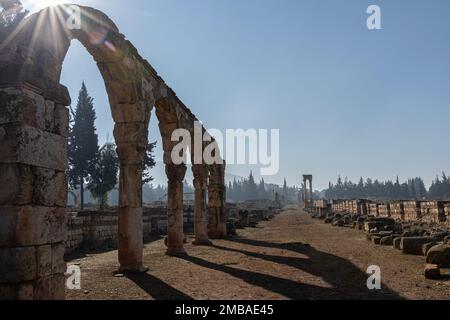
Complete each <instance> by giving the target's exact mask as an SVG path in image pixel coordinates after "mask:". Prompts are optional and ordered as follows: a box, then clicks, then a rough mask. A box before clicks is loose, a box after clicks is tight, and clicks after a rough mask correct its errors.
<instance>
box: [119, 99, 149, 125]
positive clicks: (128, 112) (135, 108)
mask: <svg viewBox="0 0 450 320" xmlns="http://www.w3.org/2000/svg"><path fill="white" fill-rule="evenodd" d="M147 106H148V104H147V103H146V102H144V101H140V102H137V103H135V104H111V112H112V116H113V119H114V122H115V123H130V122H131V123H133V122H144V119H146V117H147V112H150V111H151V109H150V108H148V107H147ZM147 109H148V110H147ZM144 123H145V122H144Z"/></svg>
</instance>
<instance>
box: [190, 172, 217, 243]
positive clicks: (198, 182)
mask: <svg viewBox="0 0 450 320" xmlns="http://www.w3.org/2000/svg"><path fill="white" fill-rule="evenodd" d="M192 172H193V174H194V188H195V208H194V231H195V241H194V242H193V244H194V245H211V244H212V243H211V241H209V239H208V230H207V228H206V223H207V222H206V220H207V219H206V212H207V207H206V206H207V203H206V202H207V201H206V193H207V187H208V168H207V167H206V166H205V165H193V166H192Z"/></svg>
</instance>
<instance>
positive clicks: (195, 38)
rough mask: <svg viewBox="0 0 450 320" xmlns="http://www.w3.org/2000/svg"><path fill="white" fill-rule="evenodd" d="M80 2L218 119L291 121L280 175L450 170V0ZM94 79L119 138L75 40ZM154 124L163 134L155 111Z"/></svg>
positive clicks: (261, 123)
mask: <svg viewBox="0 0 450 320" xmlns="http://www.w3.org/2000/svg"><path fill="white" fill-rule="evenodd" d="M31 2H35V3H36V1H31ZM44 2H46V1H44ZM47 2H48V1H47ZM74 2H77V3H79V4H83V5H91V6H94V7H96V8H98V9H100V10H103V11H104V12H105V13H107V14H108V15H109V16H110V17H111V18H112V19H113V20H114V21H115V22H116V24H117V25H118V27H119V28H120V30H121V32H122V33H124V34H125V35H126V36H127V38H128V39H129V40H131V41H132V43H133V44H134V45H135V46H136V47H137V48H138V49H139V51H140V53H141V55H142V56H144V57H145V58H146V59H148V60H149V61H150V63H151V64H152V65H153V66H154V68H155V69H156V70H157V71H158V72H159V73H160V75H161V76H162V77H163V78H164V79H165V80H166V82H167V83H168V84H169V85H170V86H171V87H172V88H173V89H174V90H175V91H176V92H177V94H178V96H179V97H180V98H181V99H182V100H183V101H184V102H185V104H186V105H187V106H188V107H190V108H191V109H192V110H193V111H194V113H195V114H196V115H197V116H198V117H199V119H201V120H202V121H203V123H204V124H205V126H206V127H208V128H211V127H212V128H219V129H225V128H231V129H234V128H244V129H247V128H265V129H272V128H275V129H280V139H281V164H280V172H279V174H278V175H277V176H274V177H267V178H266V180H267V181H269V182H275V183H281V182H282V180H283V177H286V178H287V181H288V183H289V184H291V185H297V184H299V183H300V179H301V178H300V175H301V174H302V173H312V174H314V176H315V187H317V188H324V187H326V186H327V184H328V181H329V180H330V179H331V180H333V181H334V180H336V178H337V176H338V174H341V175H342V176H343V177H346V176H347V177H349V178H351V179H353V180H358V178H359V176H364V177H367V176H370V177H372V178H379V179H395V176H396V175H399V176H400V179H406V178H408V177H412V176H423V177H424V178H425V182H426V183H429V182H430V181H431V179H433V178H434V176H435V175H436V174H437V173H440V172H441V171H442V170H446V171H449V172H450V161H449V159H450V148H449V147H448V141H449V140H450V41H449V39H450V19H448V13H449V12H450V1H448V0H433V1H429V0H417V1H416V0H410V1H406V0H396V1H377V0H372V1H365V0H341V1H337V0H308V1H306V0H240V1H238V0H192V1H185V0H128V1H120V0H104V1H100V0H92V1H74ZM24 3H25V5H28V6H30V1H24ZM39 4H40V5H42V1H41V2H39ZM125 4H126V6H125ZM369 4H377V5H379V6H380V7H381V10H382V28H383V29H382V30H381V31H369V30H368V29H367V28H366V19H367V17H368V15H367V14H366V9H367V7H368V5H369ZM82 80H84V81H86V84H87V87H88V90H89V91H90V93H91V95H92V96H93V97H94V98H95V105H96V110H97V115H98V120H97V128H98V133H99V136H100V139H101V140H102V141H105V139H106V137H107V135H108V134H109V136H110V139H112V119H111V115H110V111H109V109H108V108H109V106H108V102H107V97H106V91H105V88H104V84H103V82H102V80H101V77H100V74H99V72H98V70H97V69H96V67H95V64H94V63H93V61H92V59H91V58H90V57H89V55H88V54H87V53H86V52H85V50H84V49H83V48H82V47H81V46H80V45H79V44H78V43H74V45H73V46H72V47H71V49H70V52H69V55H68V57H67V59H66V62H65V67H64V71H63V76H62V83H63V84H65V85H67V86H68V87H69V90H70V92H71V95H72V99H73V104H74V105H75V103H76V98H77V94H78V90H79V88H80V85H81V81H82ZM151 127H152V128H151V131H150V139H151V140H159V132H158V130H157V122H156V118H155V117H154V118H153V119H152V122H151ZM159 147H161V146H159ZM157 157H158V160H160V159H161V152H160V151H158V154H157ZM231 170H232V173H234V174H238V175H247V174H248V170H249V168H248V167H237V168H236V167H233V168H231Z"/></svg>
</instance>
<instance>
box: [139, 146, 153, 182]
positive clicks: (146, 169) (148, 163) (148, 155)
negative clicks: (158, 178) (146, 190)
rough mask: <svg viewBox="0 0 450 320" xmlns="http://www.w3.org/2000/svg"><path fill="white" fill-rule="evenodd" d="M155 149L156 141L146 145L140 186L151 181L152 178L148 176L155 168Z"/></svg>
mask: <svg viewBox="0 0 450 320" xmlns="http://www.w3.org/2000/svg"><path fill="white" fill-rule="evenodd" d="M155 147H156V141H155V142H152V143H149V144H148V145H147V150H146V152H145V155H144V161H143V164H142V165H143V168H142V184H143V185H144V184H148V183H150V182H152V181H153V177H152V176H151V174H150V171H151V169H152V168H154V167H155V165H156V161H155V156H154V154H153V152H154V150H155Z"/></svg>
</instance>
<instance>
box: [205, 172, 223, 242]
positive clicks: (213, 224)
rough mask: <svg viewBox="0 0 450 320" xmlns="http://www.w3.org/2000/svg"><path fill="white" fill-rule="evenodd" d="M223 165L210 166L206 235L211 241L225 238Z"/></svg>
mask: <svg viewBox="0 0 450 320" xmlns="http://www.w3.org/2000/svg"><path fill="white" fill-rule="evenodd" d="M225 190H226V188H225V165H211V166H210V178H209V185H208V218H209V220H208V235H209V238H211V239H222V238H225V237H226V236H227V223H226V211H225V205H226V196H225Z"/></svg>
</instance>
